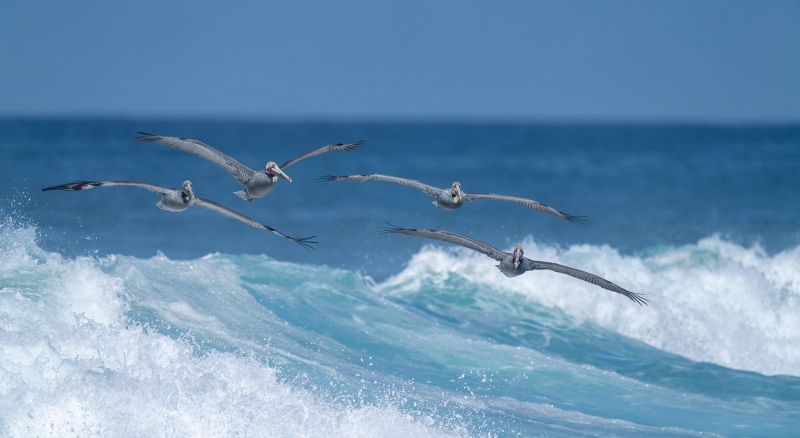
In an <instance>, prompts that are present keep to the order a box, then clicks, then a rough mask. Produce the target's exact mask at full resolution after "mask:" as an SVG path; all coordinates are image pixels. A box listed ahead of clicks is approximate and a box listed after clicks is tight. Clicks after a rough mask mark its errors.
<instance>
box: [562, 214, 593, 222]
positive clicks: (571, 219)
mask: <svg viewBox="0 0 800 438" xmlns="http://www.w3.org/2000/svg"><path fill="white" fill-rule="evenodd" d="M564 220H565V221H567V222H569V223H571V224H572V225H585V224H586V223H587V222H589V219H587V218H586V216H573V215H571V214H566V213H564Z"/></svg>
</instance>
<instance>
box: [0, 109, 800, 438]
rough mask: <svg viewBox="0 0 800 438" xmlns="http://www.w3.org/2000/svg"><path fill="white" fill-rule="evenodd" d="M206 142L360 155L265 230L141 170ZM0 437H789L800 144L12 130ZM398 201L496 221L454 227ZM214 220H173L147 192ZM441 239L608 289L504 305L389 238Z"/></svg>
mask: <svg viewBox="0 0 800 438" xmlns="http://www.w3.org/2000/svg"><path fill="white" fill-rule="evenodd" d="M136 131H147V132H153V133H157V134H162V135H176V136H182V137H189V138H196V139H200V140H202V141H204V142H206V143H208V144H210V145H212V146H215V147H217V148H218V149H220V150H222V151H224V152H227V153H230V154H231V155H233V156H234V157H236V158H237V159H239V160H240V161H242V162H244V163H245V164H248V165H250V166H252V167H261V166H263V164H264V162H266V161H269V160H274V161H277V162H279V163H280V162H282V161H284V160H286V159H288V158H291V157H293V156H295V155H297V154H299V153H302V152H304V151H306V150H308V149H311V148H314V147H317V146H321V145H324V144H328V143H332V142H347V141H356V140H361V139H364V140H366V144H365V146H364V147H363V148H362V149H361V150H358V151H355V152H351V153H344V152H331V153H328V154H325V155H322V156H319V157H315V158H311V159H308V160H304V161H301V162H299V163H297V164H295V165H294V166H292V167H290V168H289V169H288V170H287V173H288V174H289V175H290V176H291V177H292V178H293V179H294V182H292V183H287V182H285V181H281V182H280V183H279V184H278V187H276V188H275V190H274V191H273V193H271V194H270V195H269V196H268V197H266V198H263V199H259V200H256V201H254V202H252V203H248V202H244V201H242V200H241V199H239V198H238V197H236V196H235V195H233V194H232V193H231V192H233V191H236V190H239V189H240V186H239V185H238V184H237V183H236V182H235V180H234V179H233V178H231V177H230V176H229V175H228V174H227V173H225V172H224V171H222V170H221V169H219V168H217V167H216V166H214V165H212V164H210V163H207V162H205V161H204V160H201V159H199V158H197V157H194V156H191V155H189V154H185V153H182V152H180V151H176V150H172V149H170V148H167V147H164V146H160V145H152V144H141V143H137V142H135V141H133V139H132V137H133V136H134V135H135V133H136ZM0 149H1V150H2V158H3V168H2V170H3V172H2V174H0V184H2V187H4V191H3V194H2V196H1V197H2V199H0V201H2V202H0V213H1V219H2V225H1V226H0V301H2V304H0V405H2V406H0V430H2V431H3V434H4V435H6V434H7V435H12V436H29V435H38V436H63V435H65V434H67V435H69V434H73V435H81V436H85V435H104V436H112V435H113V436H149V435H164V434H166V435H173V436H186V435H195V436H218V435H253V436H296V435H302V436H404V437H405V436H576V435H579V436H580V435H590V436H596V435H600V436H645V435H650V436H653V435H678V436H682V435H686V436H694V435H704V436H705V435H711V436H717V435H721V436H797V434H798V431H800V316H799V315H800V220H799V218H800V197H798V196H797V195H796V191H797V188H798V187H800V127H797V126H789V127H743V128H736V127H694V126H616V125H611V126H606V125H557V124H556V125H489V124H486V125H475V124H410V123H408V124H402V123H300V122H298V123H284V122H281V123H278V122H274V123H260V122H247V123H245V122H225V121H164V120H160V121H159V120H100V121H97V120H95V121H86V120H63V121H53V120H50V121H36V120H5V121H2V122H0ZM371 172H379V173H384V174H389V175H396V176H401V177H406V178H413V179H418V180H421V181H423V182H426V183H429V184H432V185H436V186H441V187H444V186H448V185H449V184H450V183H451V182H452V181H455V180H458V181H460V182H461V184H462V187H463V189H464V190H465V191H467V192H470V191H473V192H496V193H504V194H509V195H515V196H522V197H528V198H532V199H535V200H537V201H540V202H544V203H547V204H549V205H551V206H553V207H555V208H557V209H559V210H561V211H565V212H568V213H571V214H577V215H585V216H587V219H588V223H587V224H586V225H584V226H573V225H570V224H567V223H566V222H563V221H561V220H559V219H558V218H555V217H553V216H549V215H546V214H543V213H539V212H533V211H529V210H527V209H525V208H523V207H520V206H518V205H513V204H509V205H506V204H504V203H498V202H490V201H483V202H480V201H479V202H475V203H472V204H469V205H466V206H464V207H463V208H461V209H460V210H458V211H454V212H447V211H443V210H439V209H436V208H435V207H434V206H433V205H431V203H430V201H431V198H429V197H428V196H426V195H424V194H423V193H421V192H417V191H415V190H413V189H410V188H407V187H402V186H396V185H393V184H387V183H379V182H367V183H364V184H352V183H319V182H317V181H316V180H315V179H316V177H318V176H319V175H321V174H325V173H328V174H341V175H346V174H357V173H371ZM186 179H190V180H192V181H193V183H194V189H195V192H196V193H197V195H198V196H201V197H204V198H208V199H211V200H214V201H217V202H220V203H222V204H225V205H227V206H229V207H231V208H234V209H236V210H238V211H240V212H242V213H244V214H246V215H248V216H251V217H253V218H255V219H258V220H260V221H262V222H264V223H266V224H268V225H270V226H273V227H275V228H277V229H279V230H281V231H283V232H285V233H287V234H290V235H294V236H307V235H316V236H317V239H316V240H318V241H319V245H317V248H316V249H315V250H304V249H302V248H300V247H299V246H297V245H294V244H292V243H291V242H288V241H286V240H283V239H280V238H278V237H276V236H274V235H272V234H270V233H265V232H262V231H258V230H255V229H253V228H250V227H247V226H246V225H244V224H241V223H238V222H236V221H232V220H230V219H228V218H225V217H222V216H219V215H215V214H214V213H212V212H208V211H204V210H200V209H189V210H187V211H185V212H182V213H170V212H165V211H161V210H159V209H158V208H156V207H155V205H153V203H155V201H157V200H158V196H156V195H154V194H152V193H150V192H147V191H143V190H136V189H127V188H109V189H106V188H98V189H95V190H91V191H88V192H75V193H70V192H41V191H40V190H41V188H43V187H45V186H49V185H55V184H62V183H66V182H71V181H74V180H142V181H148V182H152V183H155V184H160V185H165V186H170V187H178V186H179V185H180V184H181V183H182V182H183V181H184V180H186ZM384 221H389V222H391V223H394V224H396V225H399V226H403V227H409V228H439V229H447V230H450V231H453V232H457V233H460V234H465V235H468V236H471V237H474V238H477V239H479V240H482V241H485V242H487V243H489V244H492V245H494V246H497V247H499V248H502V249H504V250H508V249H509V248H511V247H513V246H514V245H516V244H522V245H523V247H524V248H525V253H526V256H528V257H530V258H533V259H539V260H549V261H554V262H560V263H563V264H568V265H570V266H575V267H578V268H581V269H585V270H588V271H591V272H595V273H597V274H600V275H602V276H604V277H605V278H608V279H610V280H612V281H614V282H616V283H618V284H620V285H622V286H623V287H626V288H627V289H630V290H633V291H635V292H638V293H643V294H646V296H647V297H648V298H649V299H650V301H651V304H650V306H648V307H645V308H642V307H639V306H637V305H635V304H634V303H632V302H631V301H629V300H627V299H626V298H625V297H621V296H618V295H616V294H613V293H610V292H607V291H604V290H602V289H599V288H597V287H595V286H592V285H590V284H587V283H583V282H580V281H577V280H575V279H572V278H569V277H565V276H560V275H557V274H554V273H547V272H536V273H531V274H527V275H524V276H521V277H517V278H513V279H509V278H505V277H504V276H502V274H500V273H499V271H497V270H496V269H495V268H494V266H493V265H494V262H493V261H492V260H490V259H488V258H486V257H485V256H482V255H480V254H476V253H473V252H470V251H468V250H464V249H459V248H456V247H453V246H450V245H446V244H440V243H438V242H429V241H425V240H424V239H420V238H414V237H408V236H398V235H391V236H386V235H380V234H378V232H379V231H380V229H381V227H382V226H384V225H385V223H384Z"/></svg>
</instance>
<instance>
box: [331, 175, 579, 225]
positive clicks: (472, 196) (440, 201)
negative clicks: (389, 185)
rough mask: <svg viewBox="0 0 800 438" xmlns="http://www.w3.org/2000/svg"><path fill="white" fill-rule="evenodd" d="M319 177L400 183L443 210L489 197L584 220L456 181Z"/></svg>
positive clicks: (379, 176)
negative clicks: (467, 189) (441, 184)
mask: <svg viewBox="0 0 800 438" xmlns="http://www.w3.org/2000/svg"><path fill="white" fill-rule="evenodd" d="M319 179H320V181H325V182H331V181H351V182H357V183H362V182H364V181H369V180H371V181H386V182H393V183H397V184H402V185H404V186H408V187H413V188H415V189H419V190H422V191H423V192H425V193H426V194H428V195H430V196H433V197H434V198H436V200H435V201H433V205H435V206H436V207H438V208H441V209H444V210H455V209H457V208H460V207H461V206H462V205H464V203H465V202H472V201H474V200H476V199H491V200H495V201H507V202H514V203H517V204H522V205H524V206H526V207H528V208H532V209H534V210H539V211H543V212H545V213H550V214H552V215H555V216H558V217H560V218H561V219H564V220H565V221H567V222H569V223H571V224H576V225H579V224H582V223H583V222H584V219H583V217H582V216H573V215H571V214H566V213H562V212H560V211H558V210H556V209H555V208H552V207H550V206H547V205H545V204H542V203H540V202H536V201H533V200H531V199H525V198H517V197H514V196H506V195H496V194H494V193H464V192H462V191H461V183H459V182H458V181H456V182H454V183H453V185H452V186H450V188H449V189H440V188H437V187H433V186H429V185H427V184H423V183H421V182H419V181H416V180H413V179H405V178H397V177H395V176H386V175H378V174H377V173H371V174H369V175H350V176H334V175H323V176H322V177H320V178H319Z"/></svg>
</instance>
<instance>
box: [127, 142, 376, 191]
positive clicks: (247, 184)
mask: <svg viewBox="0 0 800 438" xmlns="http://www.w3.org/2000/svg"><path fill="white" fill-rule="evenodd" d="M138 134H141V135H140V136H139V137H136V140H139V141H143V142H147V143H161V144H163V145H165V146H169V147H171V148H175V149H180V150H182V151H184V152H189V153H190V154H194V155H197V156H198V157H200V158H205V159H206V160H208V161H210V162H212V163H214V164H216V165H217V166H219V167H221V168H223V169H225V170H226V171H228V173H230V174H231V175H233V177H234V178H236V180H237V181H239V182H240V183H242V184H243V185H244V190H240V191H238V192H233V193H234V194H236V195H237V196H239V197H240V198H242V199H244V200H246V201H252V200H253V199H256V198H261V197H264V196H267V194H269V192H270V190H272V187H274V186H275V183H277V182H278V178H283V179H285V180H286V181H289V182H292V179H291V178H289V175H287V174H286V173H285V172H284V171H283V169H285V168H287V167H289V166H291V165H292V164H294V163H296V162H298V161H300V160H302V159H304V158H309V157H314V156H317V155H320V154H324V153H325V152H328V151H338V150H344V151H348V152H350V151H352V150H355V149H358V148H360V147H361V145H362V144H364V141H363V140H362V141H359V142H355V143H337V144H330V145H327V146H323V147H321V148H317V149H314V150H313V151H310V152H306V153H305V154H302V155H300V156H297V157H294V158H292V159H291V160H289V161H287V162H285V163H283V164H282V165H280V166H278V165H277V164H276V163H275V162H274V161H269V162H267V167H266V169H265V170H264V171H263V172H262V171H257V170H255V169H251V168H249V167H247V166H245V165H244V164H242V163H240V162H238V161H236V160H234V159H233V158H232V157H230V156H228V155H225V154H223V153H222V152H220V151H218V150H216V149H214V148H212V147H211V146H209V145H207V144H205V143H203V142H201V141H198V140H191V139H186V138H181V137H163V136H160V135H153V134H148V133H146V132H139V133H138Z"/></svg>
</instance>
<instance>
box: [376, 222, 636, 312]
mask: <svg viewBox="0 0 800 438" xmlns="http://www.w3.org/2000/svg"><path fill="white" fill-rule="evenodd" d="M389 225H390V226H391V228H387V229H385V230H383V231H382V233H385V234H406V235H408V236H420V237H427V238H428V239H435V240H441V241H442V242H448V243H455V244H456V245H461V246H463V247H466V248H469V249H472V250H475V251H478V252H480V253H483V254H486V255H487V256H489V257H491V258H493V259H495V260H497V261H498V262H500V264H499V265H496V266H497V269H499V270H500V272H502V273H503V274H504V275H505V276H506V277H516V276H518V275H522V274H524V273H526V272H528V271H537V270H542V269H547V270H550V271H554V272H558V273H559V274H566V275H569V276H570V277H575V278H577V279H579V280H583V281H586V282H589V283H592V284H593V285H595V286H600V287H602V288H603V289H606V290H610V291H612V292H616V293H619V294H622V295H625V296H626V297H628V298H630V299H631V300H632V301H633V302H635V303H637V304H639V305H643V304H647V301H648V300H647V299H645V298H644V297H643V296H641V295H639V294H636V293H633V292H630V291H627V290H625V289H623V288H621V287H619V286H617V285H616V284H614V283H612V282H610V281H608V280H606V279H604V278H600V277H598V276H597V275H594V274H590V273H588V272H584V271H581V270H579V269H575V268H570V267H569V266H564V265H559V264H557V263H550V262H540V261H536V260H531V259H529V258H527V257H524V254H525V253H524V252H523V251H522V246H521V245H517V246H516V248H514V252H511V253H508V252H503V251H500V250H499V249H497V248H494V247H491V246H489V245H487V244H485V243H483V242H480V241H477V240H474V239H470V238H469V237H464V236H460V235H458V234H455V233H451V232H449V231H442V230H414V229H409V228H399V227H396V226H394V225H392V224H389Z"/></svg>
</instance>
